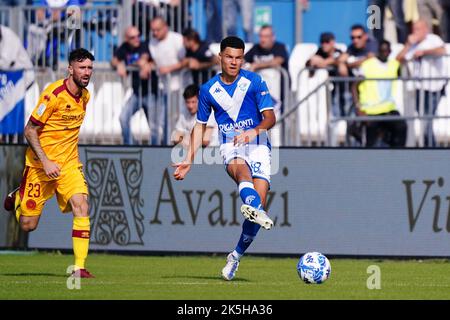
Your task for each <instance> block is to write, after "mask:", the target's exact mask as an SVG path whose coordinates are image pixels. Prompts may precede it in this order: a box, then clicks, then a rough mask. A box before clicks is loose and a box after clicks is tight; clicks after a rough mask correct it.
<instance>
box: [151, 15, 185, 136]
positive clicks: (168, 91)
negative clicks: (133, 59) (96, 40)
mask: <svg viewBox="0 0 450 320" xmlns="http://www.w3.org/2000/svg"><path fill="white" fill-rule="evenodd" d="M150 28H151V31H152V36H153V37H152V39H151V41H150V46H149V47H150V53H151V55H152V57H153V60H154V62H155V64H156V68H157V71H158V75H159V76H160V77H161V80H162V85H163V90H164V96H163V97H162V99H161V104H162V107H163V110H161V112H158V113H157V115H156V116H157V117H158V122H157V123H158V132H159V138H158V141H156V142H157V143H158V144H161V143H164V144H167V143H168V138H169V137H168V131H169V127H168V126H169V125H170V127H172V123H175V119H176V116H177V113H178V110H179V109H178V106H179V100H178V97H179V92H178V91H179V90H180V88H181V87H182V83H181V82H182V79H181V77H180V71H181V70H182V69H183V68H184V67H185V61H184V58H185V56H186V49H185V48H184V45H183V36H182V35H181V34H179V33H177V32H173V31H170V30H169V27H168V25H167V23H166V21H165V20H164V19H163V18H161V17H156V18H154V19H153V20H152V21H151V23H150ZM169 75H170V76H169ZM169 117H170V118H169ZM169 133H170V132H169Z"/></svg>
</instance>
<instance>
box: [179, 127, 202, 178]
mask: <svg viewBox="0 0 450 320" xmlns="http://www.w3.org/2000/svg"><path fill="white" fill-rule="evenodd" d="M205 129H206V123H200V122H197V123H196V124H195V126H194V128H193V129H192V132H191V140H190V144H189V149H188V154H187V156H186V159H184V161H183V162H180V163H175V164H174V165H173V167H175V168H176V169H175V172H174V173H173V176H174V178H175V179H176V180H183V179H184V177H185V176H186V175H187V173H188V172H189V170H191V165H192V162H194V157H195V154H196V153H197V151H198V149H199V148H200V147H201V146H202V142H203V133H204V132H205Z"/></svg>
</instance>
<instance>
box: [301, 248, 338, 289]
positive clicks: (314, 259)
mask: <svg viewBox="0 0 450 320" xmlns="http://www.w3.org/2000/svg"><path fill="white" fill-rule="evenodd" d="M297 272H298V276H299V277H300V278H301V279H302V280H303V281H304V282H306V283H315V284H319V283H322V282H324V281H325V280H327V279H328V277H329V276H330V273H331V265H330V261H328V259H327V257H325V256H324V255H323V254H321V253H320V252H308V253H305V254H304V255H303V256H302V257H301V258H300V261H299V262H298V264H297Z"/></svg>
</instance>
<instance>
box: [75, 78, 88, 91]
mask: <svg viewBox="0 0 450 320" xmlns="http://www.w3.org/2000/svg"><path fill="white" fill-rule="evenodd" d="M89 80H90V77H89V78H88V79H87V81H86V80H84V81H83V79H81V77H77V76H75V75H73V82H75V84H76V85H77V86H78V87H79V88H86V87H87V86H88V84H89Z"/></svg>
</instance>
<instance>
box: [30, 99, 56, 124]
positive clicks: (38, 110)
mask: <svg viewBox="0 0 450 320" xmlns="http://www.w3.org/2000/svg"><path fill="white" fill-rule="evenodd" d="M55 104H56V97H55V96H54V95H53V94H51V93H50V92H45V91H44V92H43V93H42V94H41V96H40V97H39V101H38V103H37V106H36V107H35V108H34V110H33V112H32V113H31V116H30V121H31V122H32V123H34V124H35V125H38V126H40V127H43V126H45V124H46V123H47V120H48V118H50V116H51V115H52V113H53V111H54V109H55Z"/></svg>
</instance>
